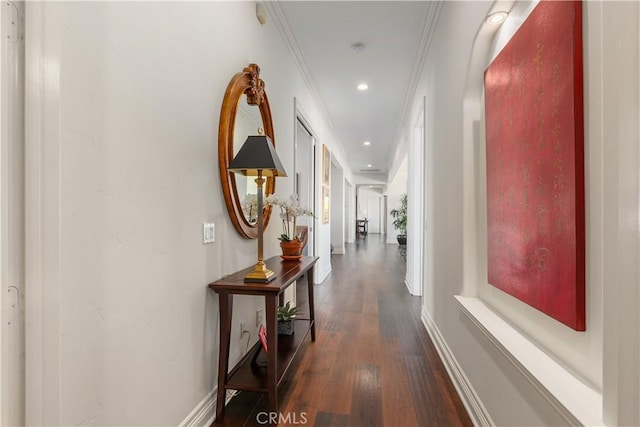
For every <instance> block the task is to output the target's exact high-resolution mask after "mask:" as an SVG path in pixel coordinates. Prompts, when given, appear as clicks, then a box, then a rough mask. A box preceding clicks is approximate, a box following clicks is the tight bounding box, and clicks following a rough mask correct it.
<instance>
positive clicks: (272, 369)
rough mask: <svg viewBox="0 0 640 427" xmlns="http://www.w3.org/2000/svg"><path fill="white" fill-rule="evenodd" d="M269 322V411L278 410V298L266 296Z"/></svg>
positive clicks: (267, 320)
mask: <svg viewBox="0 0 640 427" xmlns="http://www.w3.org/2000/svg"><path fill="white" fill-rule="evenodd" d="M265 308H266V311H267V313H266V322H267V350H268V352H267V359H268V365H267V389H268V390H269V411H271V412H277V411H278V319H277V317H276V313H277V309H278V298H277V296H275V295H267V296H265Z"/></svg>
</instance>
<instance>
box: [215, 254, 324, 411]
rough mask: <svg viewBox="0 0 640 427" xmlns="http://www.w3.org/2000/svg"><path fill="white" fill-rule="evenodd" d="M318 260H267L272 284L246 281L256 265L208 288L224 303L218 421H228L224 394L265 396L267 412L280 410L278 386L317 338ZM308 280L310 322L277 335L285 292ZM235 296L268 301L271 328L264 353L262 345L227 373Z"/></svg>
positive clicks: (300, 322)
mask: <svg viewBox="0 0 640 427" xmlns="http://www.w3.org/2000/svg"><path fill="white" fill-rule="evenodd" d="M317 261H318V257H309V256H304V257H302V259H300V260H296V261H286V260H282V259H281V258H280V257H279V256H276V257H272V258H269V259H267V260H265V261H264V262H265V264H266V267H267V268H268V269H269V270H271V271H273V272H274V273H275V276H276V278H275V279H274V280H273V281H271V282H269V283H245V282H244V277H245V276H246V274H247V273H249V272H250V271H252V270H253V267H249V268H246V269H244V270H242V271H239V272H237V273H234V274H232V275H229V276H227V277H224V278H222V279H220V280H218V281H216V282H213V283H211V284H209V288H211V289H212V290H213V291H215V292H216V293H217V294H218V296H219V303H220V357H219V361H218V395H217V403H216V422H222V420H223V419H224V409H225V408H224V404H225V396H226V390H229V389H231V390H243V391H254V392H263V393H267V394H268V396H269V411H271V412H277V411H278V385H279V384H280V381H282V377H283V376H284V374H285V372H286V371H287V369H288V368H289V366H290V365H291V362H292V360H293V358H294V356H295V355H296V353H297V352H298V350H299V348H300V346H301V344H302V343H303V342H304V339H305V338H306V337H307V335H308V334H309V333H311V341H315V340H316V328H315V321H314V317H315V310H314V302H313V267H314V265H315V264H316V262H317ZM303 276H306V280H305V281H306V283H307V290H308V305H309V318H308V319H296V320H295V323H294V327H295V329H294V333H293V335H278V321H277V315H276V314H277V310H278V306H279V305H282V304H283V303H284V291H285V289H287V288H288V287H289V286H290V285H292V284H295V283H296V281H297V280H298V279H301V278H302V277H303ZM234 295H258V296H262V297H264V302H265V326H266V330H267V349H268V350H269V351H268V352H267V353H266V355H265V353H264V352H263V351H262V345H261V343H260V342H258V343H256V345H254V346H253V347H252V348H251V350H250V351H249V352H248V353H247V354H246V355H245V356H244V357H243V358H242V359H241V360H240V362H238V364H237V365H236V366H235V367H233V369H231V370H230V371H229V346H230V344H231V323H232V312H233V297H234Z"/></svg>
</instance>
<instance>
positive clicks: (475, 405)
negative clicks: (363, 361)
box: [420, 306, 495, 426]
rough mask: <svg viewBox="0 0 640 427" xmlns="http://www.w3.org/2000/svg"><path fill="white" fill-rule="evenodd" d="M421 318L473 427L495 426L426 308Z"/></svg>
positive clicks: (423, 308)
mask: <svg viewBox="0 0 640 427" xmlns="http://www.w3.org/2000/svg"><path fill="white" fill-rule="evenodd" d="M420 318H421V319H422V323H423V324H424V327H425V328H426V330H427V332H428V333H429V336H430V337H431V341H433V344H434V345H435V347H436V350H437V351H438V354H439V355H440V359H442V362H443V363H444V367H445V368H446V369H447V373H448V374H449V377H450V378H451V380H452V382H453V385H454V387H455V388H456V391H457V392H458V395H460V399H461V400H462V403H463V404H464V407H465V408H466V409H467V412H468V413H469V417H471V421H472V422H473V425H474V426H495V423H494V422H493V420H492V419H491V416H490V415H489V412H488V411H487V408H485V407H484V405H483V404H482V401H481V400H480V398H479V397H478V394H477V393H476V392H475V390H474V389H473V386H472V385H471V383H470V382H469V379H468V378H467V376H466V375H465V374H464V371H463V370H462V368H461V367H460V365H459V364H458V361H457V360H456V358H455V357H454V356H453V353H452V352H451V349H450V348H449V346H448V345H447V342H446V341H445V340H444V337H443V336H442V334H441V333H440V330H439V329H438V327H437V326H436V324H435V322H434V321H433V319H431V316H429V313H428V312H427V309H426V308H425V307H424V306H423V307H422V316H421V317H420Z"/></svg>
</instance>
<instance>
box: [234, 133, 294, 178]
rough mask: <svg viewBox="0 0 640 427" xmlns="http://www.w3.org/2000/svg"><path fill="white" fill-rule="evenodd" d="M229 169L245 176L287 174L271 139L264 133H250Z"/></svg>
mask: <svg viewBox="0 0 640 427" xmlns="http://www.w3.org/2000/svg"><path fill="white" fill-rule="evenodd" d="M228 169H229V170H230V171H232V172H235V173H239V174H242V175H246V176H258V170H260V173H261V175H262V176H287V173H286V172H285V170H284V167H283V166H282V162H280V159H279V158H278V155H277V154H276V150H275V148H273V143H272V142H271V139H270V138H269V137H268V136H266V135H251V136H249V137H248V138H247V140H246V141H245V142H244V144H243V145H242V148H240V151H238V154H236V156H235V157H234V158H233V160H232V161H231V164H230V165H229V168H228Z"/></svg>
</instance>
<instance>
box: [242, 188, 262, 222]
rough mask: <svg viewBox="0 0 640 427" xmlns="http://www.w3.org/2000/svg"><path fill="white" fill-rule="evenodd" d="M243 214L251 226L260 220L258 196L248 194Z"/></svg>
mask: <svg viewBox="0 0 640 427" xmlns="http://www.w3.org/2000/svg"><path fill="white" fill-rule="evenodd" d="M241 206H242V213H244V216H245V218H247V221H249V222H250V223H251V224H253V223H254V222H256V221H257V220H258V196H257V195H256V194H247V195H246V196H245V197H244V200H242V203H241Z"/></svg>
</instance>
